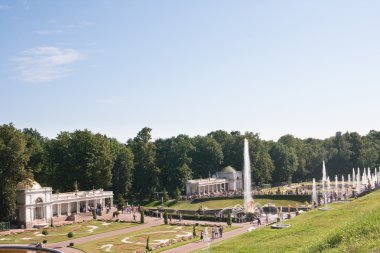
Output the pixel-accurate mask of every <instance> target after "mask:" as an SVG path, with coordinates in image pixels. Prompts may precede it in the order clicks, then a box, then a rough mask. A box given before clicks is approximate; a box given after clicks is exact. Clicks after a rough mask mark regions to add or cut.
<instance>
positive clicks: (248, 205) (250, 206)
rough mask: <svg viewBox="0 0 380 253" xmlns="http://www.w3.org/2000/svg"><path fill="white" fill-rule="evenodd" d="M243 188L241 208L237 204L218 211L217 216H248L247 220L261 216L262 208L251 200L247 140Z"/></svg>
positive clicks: (245, 144) (246, 142)
mask: <svg viewBox="0 0 380 253" xmlns="http://www.w3.org/2000/svg"><path fill="white" fill-rule="evenodd" d="M243 187H244V203H243V206H241V205H239V204H237V205H235V206H233V207H226V208H223V209H222V210H221V211H219V213H218V216H220V215H222V214H225V213H226V212H231V214H232V217H235V218H236V217H237V216H238V215H240V214H244V215H246V216H247V215H248V217H247V218H249V217H251V218H252V219H253V218H254V217H255V216H256V217H258V216H261V213H262V208H261V207H260V205H259V203H256V204H254V202H253V198H252V186H251V163H250V159H249V146H248V140H247V139H244V168H243Z"/></svg>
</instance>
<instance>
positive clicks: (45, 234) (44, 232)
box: [41, 229, 49, 236]
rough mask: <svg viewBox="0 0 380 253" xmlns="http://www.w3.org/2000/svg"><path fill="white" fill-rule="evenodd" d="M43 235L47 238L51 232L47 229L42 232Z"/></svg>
mask: <svg viewBox="0 0 380 253" xmlns="http://www.w3.org/2000/svg"><path fill="white" fill-rule="evenodd" d="M41 234H43V235H44V236H47V235H48V234H49V231H47V229H44V230H42V233H41Z"/></svg>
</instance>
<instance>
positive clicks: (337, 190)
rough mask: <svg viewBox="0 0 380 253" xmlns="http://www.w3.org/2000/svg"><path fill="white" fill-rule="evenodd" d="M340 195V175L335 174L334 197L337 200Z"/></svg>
mask: <svg viewBox="0 0 380 253" xmlns="http://www.w3.org/2000/svg"><path fill="white" fill-rule="evenodd" d="M338 195H339V187H338V176H337V175H335V190H334V196H333V197H334V199H335V200H336V199H337V198H338Z"/></svg>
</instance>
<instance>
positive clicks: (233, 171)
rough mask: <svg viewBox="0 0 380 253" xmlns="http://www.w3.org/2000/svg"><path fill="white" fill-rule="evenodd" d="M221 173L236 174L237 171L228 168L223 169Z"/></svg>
mask: <svg viewBox="0 0 380 253" xmlns="http://www.w3.org/2000/svg"><path fill="white" fill-rule="evenodd" d="M221 172H224V173H236V170H235V169H234V168H233V167H231V166H227V167H225V168H224V169H222V171H221Z"/></svg>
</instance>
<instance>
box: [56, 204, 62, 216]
mask: <svg viewBox="0 0 380 253" xmlns="http://www.w3.org/2000/svg"><path fill="white" fill-rule="evenodd" d="M61 205H62V204H61V203H59V204H58V205H57V216H61V214H62V213H61V211H62V210H61Z"/></svg>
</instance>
